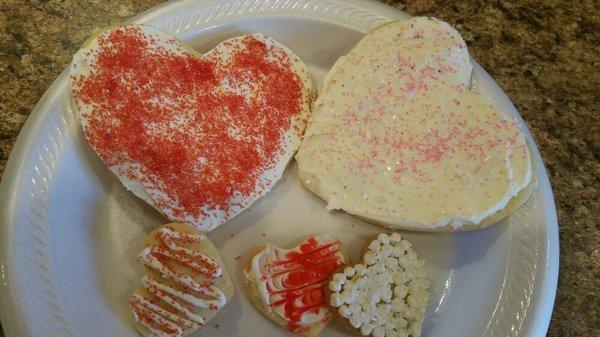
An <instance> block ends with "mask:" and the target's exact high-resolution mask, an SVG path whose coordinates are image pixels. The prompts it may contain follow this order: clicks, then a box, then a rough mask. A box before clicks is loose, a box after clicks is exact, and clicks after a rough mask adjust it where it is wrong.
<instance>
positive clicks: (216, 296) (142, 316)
mask: <svg viewBox="0 0 600 337" xmlns="http://www.w3.org/2000/svg"><path fill="white" fill-rule="evenodd" d="M156 237H157V239H159V240H160V243H162V244H163V245H164V246H162V245H152V246H148V247H146V248H145V249H144V250H143V251H142V252H141V253H140V255H139V259H140V261H142V262H143V263H144V265H146V266H147V267H148V268H151V269H153V270H155V271H157V272H159V273H160V274H161V275H162V277H163V278H164V279H170V280H173V281H174V282H176V283H177V284H179V285H180V286H182V287H183V289H184V290H180V289H175V288H173V287H170V286H168V285H166V284H164V283H161V282H160V281H159V280H158V279H155V278H152V277H148V276H145V277H144V278H142V283H141V284H142V287H143V288H144V289H145V290H147V291H148V292H149V293H150V294H152V295H153V296H154V297H156V298H157V299H159V300H161V301H162V302H163V303H165V304H167V305H168V306H169V307H170V308H171V309H172V310H170V311H168V310H165V309H163V308H161V307H160V306H158V305H156V304H155V303H152V302H150V301H148V300H147V299H145V298H144V297H142V296H140V295H139V294H134V295H133V296H132V297H131V299H130V305H131V307H132V308H133V312H134V318H135V320H136V321H137V322H138V323H140V324H141V325H143V326H145V327H147V328H148V329H149V330H150V331H152V333H154V334H155V335H157V336H160V337H162V336H166V337H179V336H182V335H184V334H186V333H187V332H190V331H194V330H196V329H198V328H200V327H202V326H203V325H204V319H203V318H202V317H201V316H200V315H198V314H196V313H195V312H194V310H193V309H194V308H202V309H211V310H217V309H220V308H222V307H223V306H224V305H225V304H226V303H227V298H226V295H225V294H224V293H223V292H222V291H221V290H220V289H219V288H217V287H216V286H215V285H214V284H213V280H214V279H216V278H218V277H220V276H221V275H222V269H221V266H220V265H219V264H218V263H217V262H216V261H215V260H214V259H212V258H210V257H208V256H206V255H204V254H202V253H200V252H198V251H195V250H192V249H188V248H186V247H183V246H181V243H199V242H200V241H202V240H204V239H206V236H204V235H203V234H191V233H182V232H179V231H175V230H173V229H171V228H168V227H163V228H161V229H159V230H158V231H157V235H156ZM160 243H159V244H160ZM165 259H169V260H171V261H176V262H178V263H179V264H180V265H182V266H185V267H189V268H191V269H192V270H193V271H195V272H197V273H198V274H199V275H203V276H204V277H205V278H206V279H207V281H206V282H204V283H202V284H201V283H199V282H198V281H196V280H195V279H194V277H192V276H190V275H185V274H182V273H178V272H176V271H175V270H173V269H172V268H171V267H169V265H167V264H165V263H164V261H165ZM200 262H201V263H202V264H201V263H200ZM194 292H198V293H200V294H202V295H203V296H206V297H209V299H206V298H200V297H198V296H195V295H194Z"/></svg>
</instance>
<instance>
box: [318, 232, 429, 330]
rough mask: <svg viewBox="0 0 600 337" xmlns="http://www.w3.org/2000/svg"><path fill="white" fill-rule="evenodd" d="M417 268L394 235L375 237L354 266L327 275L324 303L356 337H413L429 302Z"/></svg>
mask: <svg viewBox="0 0 600 337" xmlns="http://www.w3.org/2000/svg"><path fill="white" fill-rule="evenodd" d="M423 264H424V261H423V260H419V259H418V258H417V254H416V253H415V251H414V250H413V249H412V244H411V243H410V242H408V241H407V240H405V239H402V238H401V236H400V235H399V234H398V233H393V234H390V235H388V234H385V233H382V234H379V235H378V236H376V237H374V238H372V239H371V240H369V241H368V242H367V244H366V246H365V249H364V251H363V256H362V261H361V262H360V263H358V264H356V265H354V266H349V267H345V268H343V270H339V271H338V272H336V273H334V274H332V276H331V277H330V279H329V282H328V285H327V288H326V299H327V302H328V304H329V305H330V306H331V307H332V309H333V310H334V312H335V314H336V316H338V317H339V318H340V319H341V320H342V323H343V325H344V326H346V327H348V328H349V329H351V330H353V331H354V332H356V333H358V334H360V335H363V336H373V337H408V336H410V337H418V336H419V335H420V334H421V326H422V324H423V319H424V318H425V309H426V306H427V299H428V297H429V293H428V291H427V288H428V285H429V282H428V281H427V280H426V279H425V271H424V268H423Z"/></svg>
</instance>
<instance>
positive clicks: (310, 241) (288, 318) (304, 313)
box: [245, 234, 347, 337]
mask: <svg viewBox="0 0 600 337" xmlns="http://www.w3.org/2000/svg"><path fill="white" fill-rule="evenodd" d="M346 263H347V259H346V257H345V255H344V252H343V247H342V244H341V243H340V242H339V241H338V240H337V239H336V238H334V237H333V236H331V235H329V234H320V235H314V236H309V237H308V238H306V239H305V240H304V241H303V242H302V243H300V244H299V245H298V246H296V247H295V248H292V249H282V248H278V247H275V246H273V245H270V244H267V246H266V247H264V248H261V249H259V251H258V252H257V253H256V254H255V255H253V257H252V258H251V259H250V260H249V261H248V265H247V268H246V283H245V285H246V293H247V295H248V298H249V299H250V301H251V302H252V304H253V305H254V306H255V307H256V308H257V309H258V310H259V311H260V312H262V313H263V314H264V315H265V316H267V317H268V318H270V319H272V320H273V321H275V322H276V323H277V324H279V325H281V326H283V327H284V328H285V329H287V330H289V331H292V332H295V333H298V334H302V335H304V336H311V337H312V336H316V335H317V334H319V332H320V331H321V330H322V329H323V328H324V327H325V325H326V324H327V322H329V320H330V319H331V317H332V316H331V312H330V310H329V308H328V307H327V304H326V302H325V296H324V288H325V285H326V281H327V279H328V278H329V275H330V274H331V273H332V272H333V271H334V270H335V269H336V268H338V267H339V266H342V265H344V264H346Z"/></svg>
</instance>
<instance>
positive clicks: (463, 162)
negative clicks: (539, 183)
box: [296, 17, 535, 231]
mask: <svg viewBox="0 0 600 337" xmlns="http://www.w3.org/2000/svg"><path fill="white" fill-rule="evenodd" d="M472 69H473V65H472V63H471V59H470V56H469V52H468V50H467V45H466V44H465V41H464V40H463V39H462V38H461V36H460V34H459V33H458V31H456V29H454V28H452V26H450V25H448V24H447V23H445V22H443V21H440V20H438V19H435V18H427V17H415V18H411V19H408V20H404V21H399V22H391V23H389V24H386V25H383V26H381V27H379V28H377V29H375V30H374V31H372V32H371V33H369V34H368V35H366V36H365V37H364V38H363V39H362V40H361V41H360V42H358V44H357V45H356V46H355V47H354V48H353V49H352V50H351V51H350V52H349V53H348V54H347V55H345V56H342V57H340V59H339V60H338V61H337V62H336V63H335V65H334V66H333V67H332V69H331V70H330V72H329V73H328V75H327V77H326V78H325V81H324V83H323V89H322V90H321V92H320V93H319V97H318V98H317V100H316V101H315V103H314V105H313V113H312V117H311V120H310V122H309V124H308V127H307V129H306V134H305V135H304V138H303V141H302V145H301V146H300V149H299V150H298V154H297V155H296V160H297V161H298V175H299V177H300V181H301V182H302V184H303V185H304V186H305V187H306V188H308V189H309V190H310V191H312V192H314V193H315V194H316V195H318V196H319V197H321V198H323V199H324V200H325V201H326V202H327V208H328V209H330V210H332V209H341V210H344V211H346V212H348V213H350V214H352V215H355V216H357V217H359V218H361V219H364V220H366V221H370V222H373V223H376V224H380V225H383V226H386V227H389V228H392V229H398V228H405V229H411V230H419V231H462V230H471V229H476V228H481V227H484V226H487V225H490V224H493V223H496V222H498V221H500V220H502V219H503V218H504V217H506V216H508V215H510V214H511V213H512V212H514V211H515V210H516V209H517V208H518V207H519V206H521V205H522V204H523V203H524V202H525V201H526V200H527V198H528V197H529V195H530V193H531V190H532V185H533V184H534V179H533V172H534V170H533V169H532V168H533V167H534V164H535V163H534V162H533V156H532V155H531V153H530V151H529V148H528V146H527V142H526V139H525V136H524V134H523V132H522V130H521V127H520V125H519V124H518V123H517V121H516V120H515V118H514V117H513V116H512V115H511V114H510V113H509V112H508V111H506V110H505V109H503V108H502V107H501V106H497V105H496V103H495V102H494V101H492V100H491V99H490V97H488V95H487V94H486V93H484V92H481V91H479V90H477V89H476V88H474V87H472V84H471V75H472Z"/></svg>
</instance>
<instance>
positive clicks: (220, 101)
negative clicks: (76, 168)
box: [71, 26, 313, 231]
mask: <svg viewBox="0 0 600 337" xmlns="http://www.w3.org/2000/svg"><path fill="white" fill-rule="evenodd" d="M71 83H72V89H73V105H74V108H75V110H76V111H77V112H78V114H79V115H80V117H81V123H82V125H83V132H84V135H85V137H86V139H87V140H88V142H89V144H90V145H91V147H92V149H93V150H94V151H95V152H96V153H97V154H98V155H99V156H100V158H101V159H102V160H103V161H104V163H105V164H106V165H108V167H109V168H110V169H111V171H112V172H114V173H115V174H116V175H117V176H118V177H119V179H120V180H121V182H122V183H123V184H124V185H125V187H127V188H128V189H130V190H131V191H132V192H133V193H134V194H135V195H137V196H138V197H140V198H142V199H143V200H144V201H146V202H148V203H149V204H150V205H152V206H154V207H155V208H157V209H158V210H159V211H161V212H162V213H164V214H165V215H166V216H167V217H168V218H169V219H170V220H172V221H178V222H184V223H187V224H190V225H192V226H195V227H196V228H198V229H200V230H202V231H209V230H212V229H214V228H215V227H217V226H218V225H220V224H221V223H223V222H224V221H226V220H228V219H229V218H231V217H233V216H234V215H236V214H238V213H239V212H241V211H242V210H243V209H245V208H246V207H247V206H249V205H250V204H251V203H252V202H254V201H255V200H256V199H258V198H259V197H260V196H262V195H264V194H265V193H267V192H268V191H269V190H270V189H271V187H272V186H273V185H274V184H275V183H276V182H277V181H278V180H279V179H280V178H281V175H282V173H283V170H284V168H285V166H286V165H287V163H288V161H289V160H290V158H291V157H292V155H293V153H294V152H295V151H296V149H297V147H298V146H299V143H300V137H301V135H302V133H303V130H304V125H305V122H306V118H307V117H308V114H309V111H310V103H311V100H312V96H313V88H312V83H311V80H310V77H309V75H308V71H307V69H306V66H305V65H304V64H303V63H302V62H301V61H300V59H299V58H298V57H297V56H296V55H294V53H293V52H292V51H290V50H289V49H287V48H286V47H285V46H283V45H281V44H280V43H278V42H276V41H274V40H273V39H271V38H270V37H267V36H265V35H262V34H251V35H244V36H240V37H236V38H232V39H229V40H226V41H224V42H222V43H220V44H219V45H217V46H216V47H215V48H214V49H212V50H211V51H209V52H208V53H207V54H205V55H200V54H198V53H197V52H195V51H193V50H192V49H190V48H187V47H185V46H184V45H183V44H182V43H180V42H179V41H178V40H176V39H175V38H174V37H172V36H170V35H168V34H166V33H164V32H161V31H159V30H157V29H154V28H151V27H147V26H124V27H116V28H112V29H109V30H107V31H104V32H102V33H100V34H98V35H97V36H95V37H94V38H92V39H90V40H89V41H88V42H87V43H86V44H85V45H84V46H83V48H82V49H81V50H80V51H79V52H78V53H77V54H76V55H75V56H74V58H73V63H72V65H71Z"/></svg>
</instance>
